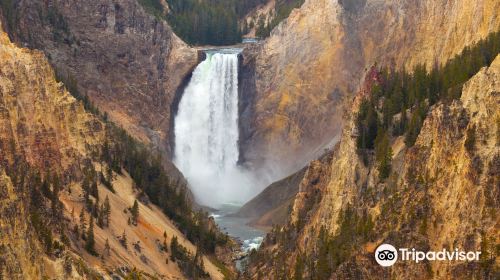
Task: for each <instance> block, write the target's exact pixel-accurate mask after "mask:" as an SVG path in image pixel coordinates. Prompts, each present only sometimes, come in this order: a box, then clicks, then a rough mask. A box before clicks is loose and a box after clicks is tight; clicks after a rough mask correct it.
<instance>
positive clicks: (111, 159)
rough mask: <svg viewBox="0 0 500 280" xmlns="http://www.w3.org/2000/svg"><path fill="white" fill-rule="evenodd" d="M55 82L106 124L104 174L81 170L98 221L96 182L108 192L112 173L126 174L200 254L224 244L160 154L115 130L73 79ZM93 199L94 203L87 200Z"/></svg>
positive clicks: (64, 76)
mask: <svg viewBox="0 0 500 280" xmlns="http://www.w3.org/2000/svg"><path fill="white" fill-rule="evenodd" d="M56 79H57V80H58V81H62V82H64V84H65V85H66V86H67V89H68V91H69V92H70V93H71V94H72V95H73V96H74V97H75V98H77V99H78V100H80V101H81V102H82V103H83V105H84V107H85V109H86V110H87V111H90V112H92V113H93V114H95V115H97V116H99V117H100V118H101V120H102V121H104V122H105V124H106V133H107V140H106V141H105V143H103V145H102V148H101V151H100V153H99V159H100V160H101V161H102V162H103V163H105V164H104V166H106V172H104V173H106V174H102V173H100V174H99V173H98V172H97V171H95V170H94V168H93V167H92V166H88V167H84V168H83V173H84V174H85V178H84V181H83V183H82V184H83V189H84V197H85V203H86V209H87V211H88V212H90V213H92V215H93V217H94V218H96V219H97V220H98V221H99V216H100V212H101V211H99V209H100V208H103V206H101V207H99V198H98V193H97V192H96V191H92V190H94V189H95V188H94V187H93V186H94V185H97V180H98V179H99V180H100V182H101V183H103V184H104V185H105V186H106V187H107V188H108V189H110V190H111V191H113V192H114V190H113V186H112V180H113V172H115V173H117V174H121V173H122V171H123V170H126V171H127V172H128V173H129V174H130V176H131V177H132V179H133V180H134V183H135V185H136V187H137V188H139V189H140V190H142V191H143V192H144V194H146V195H147V196H148V197H149V198H150V200H151V202H152V203H154V204H156V205H158V206H159V207H160V208H161V209H162V210H163V212H164V213H165V214H166V215H167V216H168V217H169V218H170V219H172V220H173V221H174V223H175V224H176V226H177V227H178V228H179V229H180V230H181V231H182V232H183V234H185V235H186V237H187V238H188V239H189V240H190V241H191V242H193V243H194V244H196V245H197V246H198V247H199V248H200V249H201V250H202V252H203V253H207V254H210V253H213V252H214V251H215V247H216V246H217V245H224V244H226V242H227V240H228V237H227V236H226V235H225V234H222V233H220V232H218V231H216V230H213V229H212V228H211V227H209V225H208V220H209V219H208V214H207V213H205V212H201V211H198V212H194V211H193V210H192V205H191V202H190V201H189V198H188V197H187V196H186V190H187V186H186V185H184V184H182V183H181V182H180V181H179V180H178V179H173V178H171V177H170V176H169V175H168V173H167V172H166V171H165V169H164V167H163V165H162V159H161V157H160V155H159V153H153V151H152V150H151V149H150V148H148V147H146V146H145V145H144V144H142V143H141V142H139V141H137V140H135V139H134V138H133V137H132V136H130V135H129V134H128V133H127V132H126V131H125V130H124V129H123V128H120V127H117V126H116V125H114V124H113V123H111V122H109V121H108V119H107V114H106V113H104V114H101V112H99V110H98V109H97V108H96V107H95V106H94V105H93V104H92V102H91V101H90V99H89V98H88V97H87V96H86V95H82V94H81V93H80V92H79V90H78V83H77V81H76V79H75V78H74V77H73V76H71V75H70V74H63V73H56ZM90 196H94V198H95V199H94V200H95V202H93V201H94V200H92V199H89V197H90Z"/></svg>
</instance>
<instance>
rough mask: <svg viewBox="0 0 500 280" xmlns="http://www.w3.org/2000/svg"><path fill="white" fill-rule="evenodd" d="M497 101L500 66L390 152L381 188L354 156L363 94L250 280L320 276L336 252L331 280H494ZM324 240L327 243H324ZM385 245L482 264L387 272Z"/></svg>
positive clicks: (407, 265) (409, 265) (408, 266)
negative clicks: (461, 255)
mask: <svg viewBox="0 0 500 280" xmlns="http://www.w3.org/2000/svg"><path fill="white" fill-rule="evenodd" d="M499 92H500V56H498V57H497V58H496V60H495V61H494V62H493V63H492V65H491V66H490V67H489V68H488V67H485V68H483V69H482V70H481V71H480V72H479V73H478V74H476V75H475V76H474V77H473V78H472V79H470V80H469V81H468V82H467V83H466V84H465V85H464V88H463V91H462V96H461V98H460V99H459V100H456V101H453V102H452V103H451V104H437V105H435V106H433V107H432V108H431V110H430V112H429V114H428V115H427V118H426V119H425V121H424V124H423V127H422V130H421V132H420V134H419V136H418V138H417V141H416V144H415V146H413V147H411V148H406V147H405V145H404V143H403V139H402V137H399V138H396V139H395V140H394V141H393V142H392V150H393V151H394V153H393V157H392V166H393V171H392V175H391V176H390V177H389V178H388V179H387V180H385V181H381V180H380V179H379V177H378V170H377V168H376V166H375V165H373V164H368V165H366V164H365V163H363V159H362V158H361V156H360V155H358V154H357V152H356V151H357V148H356V141H355V140H356V135H355V134H354V133H355V132H354V131H355V129H354V127H355V116H356V111H357V107H358V104H359V101H360V100H361V98H363V94H359V95H358V96H357V97H356V99H355V100H354V102H353V104H354V105H353V107H352V108H351V109H352V110H351V111H352V112H351V113H349V114H347V115H346V120H345V125H344V128H343V132H342V138H341V140H340V142H339V143H338V144H337V145H336V147H335V149H334V150H333V151H332V152H331V158H330V161H329V162H328V163H322V162H320V161H313V162H311V163H310V164H309V166H308V168H307V170H306V172H305V174H304V177H303V179H302V181H301V183H300V185H299V192H298V194H297V195H296V197H295V199H294V202H293V207H292V208H293V209H292V212H291V214H290V217H289V223H288V224H287V225H286V226H284V227H279V228H278V229H277V230H274V231H272V232H271V234H270V235H269V236H268V237H267V238H266V240H265V241H264V243H263V244H264V245H263V247H262V248H261V250H260V253H257V254H256V256H254V257H253V265H252V266H251V268H250V272H251V273H250V274H251V275H252V277H253V278H255V279H273V277H274V276H276V277H278V278H279V275H282V274H281V273H282V271H281V270H280V269H279V267H289V268H291V267H294V268H293V269H288V270H287V271H286V273H287V275H290V274H292V273H295V271H297V268H298V267H300V266H298V265H296V264H297V263H301V264H302V265H304V264H305V265H306V267H307V266H309V267H311V266H313V267H316V268H317V270H315V271H311V270H309V271H308V272H307V273H308V274H307V275H314V273H321V271H320V270H321V269H322V267H321V265H318V266H314V264H316V262H309V261H310V260H317V261H318V262H320V263H321V262H322V259H321V256H323V255H322V253H321V252H325V251H324V250H328V249H327V248H328V246H331V245H328V244H337V245H334V247H332V249H331V250H333V253H332V255H330V256H333V257H332V258H333V259H328V260H323V261H325V262H326V263H329V264H332V263H334V264H335V269H334V270H333V271H332V272H331V277H332V279H337V278H342V279H387V278H391V279H490V278H489V277H492V276H493V275H495V271H498V267H499V262H500V260H499V258H498V255H497V253H495V250H497V249H495V246H496V245H495V244H498V242H499V236H498V229H497V226H498V217H497V216H498V215H497V214H496V212H497V210H498V207H499V200H498V198H499V193H500V192H499V191H500V190H499V188H498V186H499V178H500V173H499V168H498V166H499V160H500V153H499V146H500V140H499V139H500V138H499V137H500V134H499V128H500V107H499V105H500V95H499ZM471 135H474V136H471ZM367 217H368V218H367ZM325 236H331V237H330V239H329V240H330V241H328V242H331V243H322V242H325V241H324V240H325ZM382 243H389V244H392V245H394V246H395V247H396V248H416V249H417V250H422V251H427V250H432V251H440V250H442V249H443V248H446V249H448V250H450V251H452V250H454V249H455V248H457V249H459V250H465V251H481V252H482V255H481V259H480V261H477V262H465V261H450V262H448V261H431V262H429V261H426V262H420V263H415V262H412V261H406V262H405V261H401V260H399V261H398V262H397V263H396V264H395V265H394V266H392V267H391V268H383V267H381V266H379V265H378V264H377V263H376V262H375V259H374V257H373V254H374V251H375V248H376V247H377V246H378V245H379V244H382ZM282 256H287V257H286V258H284V259H283V258H282ZM299 259H301V260H302V261H299ZM294 264H295V266H294ZM323 264H324V263H323ZM302 269H304V266H302ZM313 278H314V277H313ZM493 278H494V276H493ZM314 279H315V278H314Z"/></svg>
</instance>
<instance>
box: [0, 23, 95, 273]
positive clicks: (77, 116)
mask: <svg viewBox="0 0 500 280" xmlns="http://www.w3.org/2000/svg"><path fill="white" fill-rule="evenodd" d="M104 135H105V132H104V125H103V124H102V123H101V122H100V121H99V120H97V118H95V117H94V116H92V115H91V114H89V113H87V112H85V110H84V108H83V105H82V104H81V103H80V102H77V101H76V99H75V98H73V97H72V96H71V95H69V94H68V92H67V91H66V90H65V89H64V86H63V85H62V84H61V83H57V82H56V81H55V80H54V72H53V70H52V68H51V67H50V65H49V63H48V62H47V59H46V58H45V56H44V55H43V53H41V52H39V51H31V50H28V49H21V48H17V47H16V46H15V45H14V44H12V43H11V42H10V41H9V38H8V37H7V34H5V33H4V32H3V31H2V30H1V25H0V205H1V206H0V276H1V277H0V278H2V277H5V278H3V279H41V278H42V275H46V273H47V269H49V268H48V267H47V266H46V265H44V264H43V260H44V254H43V249H42V246H41V244H40V243H39V242H38V239H37V238H38V237H37V235H36V233H35V232H34V229H33V225H32V223H30V212H29V208H28V207H29V201H30V194H31V192H32V189H31V187H32V186H29V185H24V184H23V183H21V182H22V181H23V180H24V179H25V176H26V174H23V171H24V172H27V170H28V168H29V167H28V166H26V165H25V163H26V164H27V165H29V166H30V168H35V169H37V170H42V171H43V172H53V173H54V174H59V175H60V176H61V178H62V179H63V180H64V181H65V182H67V181H68V180H69V178H70V177H71V178H78V177H80V176H81V172H80V171H79V170H80V165H81V164H83V163H84V162H85V161H86V160H87V159H88V157H89V156H90V155H91V154H92V153H93V152H94V151H95V149H96V146H97V145H100V143H101V142H102V140H103V139H104ZM6 171H9V173H10V174H17V175H16V176H14V177H12V178H11V177H10V176H9V175H7V174H6Z"/></svg>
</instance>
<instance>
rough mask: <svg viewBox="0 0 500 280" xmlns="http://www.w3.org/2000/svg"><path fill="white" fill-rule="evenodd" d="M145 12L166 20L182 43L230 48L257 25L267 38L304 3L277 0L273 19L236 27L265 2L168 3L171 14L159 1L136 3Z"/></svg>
mask: <svg viewBox="0 0 500 280" xmlns="http://www.w3.org/2000/svg"><path fill="white" fill-rule="evenodd" d="M139 2H140V3H141V4H142V5H143V7H144V8H145V10H146V11H148V12H150V13H151V14H153V15H155V16H156V17H157V18H158V19H166V20H167V21H168V22H169V24H170V25H171V26H172V28H173V29H174V31H175V33H176V34H177V35H179V37H181V38H182V39H183V40H184V41H186V42H188V43H190V44H194V45H230V44H235V43H239V42H240V41H241V35H242V33H245V32H246V31H247V30H248V28H250V27H252V26H253V25H256V26H258V29H257V34H256V35H257V36H259V37H267V36H269V33H270V32H271V30H272V29H273V28H274V27H275V26H276V25H278V23H280V22H281V21H282V20H284V19H286V18H287V17H288V15H289V14H290V12H291V11H292V10H293V9H294V8H297V7H300V6H301V5H302V4H303V3H304V0H278V1H276V11H275V16H274V19H273V20H272V21H271V22H269V24H267V25H266V24H265V22H264V18H258V19H254V21H252V23H251V24H250V25H251V26H250V27H249V26H247V25H246V24H243V26H241V27H240V26H239V24H238V21H239V19H241V18H243V17H244V16H245V15H246V14H247V13H248V12H249V11H251V10H252V9H253V8H255V7H257V6H258V5H260V4H264V3H266V2H267V1H266V0H169V1H168V5H169V8H170V11H169V12H167V11H166V8H165V7H164V6H163V5H162V3H161V2H160V0H139Z"/></svg>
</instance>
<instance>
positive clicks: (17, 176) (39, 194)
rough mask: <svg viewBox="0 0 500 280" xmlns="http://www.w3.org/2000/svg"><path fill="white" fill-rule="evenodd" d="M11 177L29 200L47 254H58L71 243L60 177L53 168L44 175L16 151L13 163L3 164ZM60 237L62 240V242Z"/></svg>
mask: <svg viewBox="0 0 500 280" xmlns="http://www.w3.org/2000/svg"><path fill="white" fill-rule="evenodd" d="M3 171H5V173H6V175H7V176H9V177H10V179H11V182H12V184H13V187H14V189H15V190H16V192H17V193H18V195H19V196H20V197H21V198H22V199H23V201H27V202H28V203H27V212H28V213H29V222H30V226H31V227H32V228H33V230H34V232H35V234H36V237H37V238H38V240H39V241H40V244H41V245H42V246H43V249H44V251H45V253H46V254H47V255H49V256H50V255H57V254H58V253H59V252H60V251H62V250H64V248H65V246H67V245H69V239H68V237H67V235H66V233H65V230H66V228H65V225H64V223H61V222H60V221H61V219H63V217H64V216H63V208H64V207H63V204H62V202H61V201H60V200H59V193H60V191H61V189H62V183H61V180H60V177H59V176H58V175H57V174H55V173H52V172H50V171H48V172H45V173H44V174H43V175H42V173H40V171H38V170H37V169H35V168H33V167H31V166H30V165H29V163H27V162H26V160H25V159H24V158H23V156H21V155H17V154H15V155H14V162H13V163H12V164H9V163H6V164H3V163H2V166H1V167H0V172H3ZM58 240H60V241H61V242H62V244H61V242H59V241H58Z"/></svg>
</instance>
